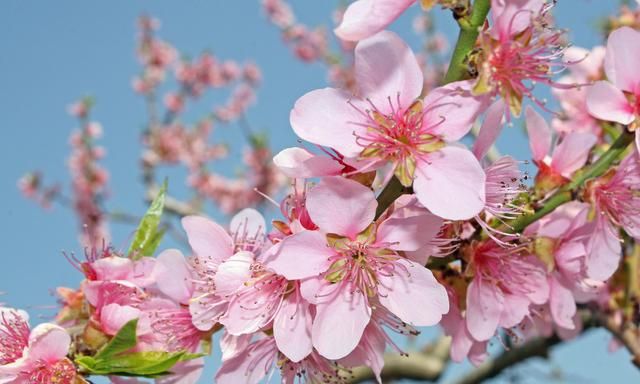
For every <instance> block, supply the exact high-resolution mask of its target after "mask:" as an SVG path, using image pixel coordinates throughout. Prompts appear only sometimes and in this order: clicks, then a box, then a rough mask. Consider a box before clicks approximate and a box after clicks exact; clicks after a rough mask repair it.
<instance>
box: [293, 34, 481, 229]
mask: <svg viewBox="0 0 640 384" xmlns="http://www.w3.org/2000/svg"><path fill="white" fill-rule="evenodd" d="M355 68H356V78H357V81H356V82H357V85H358V88H359V93H358V97H357V98H352V97H351V96H350V95H348V94H347V93H345V92H343V91H341V90H338V89H333V88H324V89H318V90H315V91H311V92H309V93H307V94H306V95H304V96H302V97H301V98H300V99H298V101H297V102H296V104H295V106H294V108H293V110H292V111H291V119H290V120H291V126H292V127H293V129H294V131H295V132H296V133H297V134H298V136H300V137H301V138H303V139H305V140H307V141H310V142H312V143H314V144H318V145H323V146H327V147H331V148H333V149H334V150H336V151H338V152H339V153H340V154H341V155H343V156H344V157H346V158H355V159H357V160H358V161H359V162H360V165H359V166H358V168H357V170H358V171H360V172H364V171H370V170H375V169H378V168H380V167H383V166H384V165H386V164H388V163H390V164H391V165H392V167H393V173H394V174H395V175H396V176H397V177H398V179H399V180H400V181H401V183H402V184H403V185H405V186H410V185H411V184H412V183H413V187H414V190H415V193H416V196H417V197H418V200H420V202H421V203H422V204H423V205H424V206H425V207H426V208H428V209H429V210H430V211H431V212H433V213H435V214H436V215H438V216H441V217H444V218H447V219H454V220H458V219H468V218H471V217H473V216H474V215H475V214H477V213H478V212H479V211H480V210H481V209H482V206H483V205H484V188H483V186H484V181H485V176H484V172H483V171H482V167H480V164H479V163H478V161H477V160H476V159H475V158H474V157H473V155H472V154H471V153H470V152H469V151H467V150H466V149H464V148H461V147H459V146H454V145H448V143H450V142H454V141H456V140H459V139H460V138H462V137H463V136H464V135H465V134H467V132H469V130H470V128H471V124H472V123H473V121H474V120H475V117H476V116H477V114H478V113H479V112H480V109H481V108H482V105H483V103H484V102H483V101H482V100H480V99H476V98H473V97H470V96H469V95H468V91H465V89H466V87H467V86H468V85H469V83H467V82H457V83H452V84H449V85H447V86H445V87H441V88H437V89H435V90H433V91H432V92H430V93H429V95H427V97H426V98H425V99H424V100H420V99H418V98H419V96H420V93H421V92H422V86H423V77H422V71H421V70H420V67H419V66H418V63H417V61H416V58H415V56H414V55H413V53H412V52H411V50H410V48H409V47H408V46H407V45H406V44H405V43H404V42H403V41H402V40H401V39H400V38H399V37H398V36H397V35H395V34H394V33H391V32H380V33H379V34H377V35H375V36H373V37H371V38H368V39H366V40H363V41H361V42H360V43H358V45H357V47H356V51H355ZM465 95H466V96H465ZM390 176H391V174H390V173H389V174H388V176H387V177H390ZM414 179H415V180H414Z"/></svg>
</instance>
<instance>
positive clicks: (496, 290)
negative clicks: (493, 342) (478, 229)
mask: <svg viewBox="0 0 640 384" xmlns="http://www.w3.org/2000/svg"><path fill="white" fill-rule="evenodd" d="M470 268H471V269H472V270H473V274H474V277H473V280H472V281H471V284H470V285H469V288H468V290H467V306H466V307H467V311H466V324H467V329H468V330H469V333H470V334H471V336H472V337H473V338H474V339H475V340H477V341H484V340H488V339H490V338H491V337H492V336H493V335H494V333H495V332H496V330H497V328H498V327H503V328H510V327H513V326H516V325H517V324H519V323H520V322H521V321H522V319H523V318H524V317H525V316H527V315H528V314H529V306H530V305H531V304H544V303H545V302H546V301H547V299H548V298H549V285H548V283H547V276H546V271H545V269H544V266H543V265H542V263H541V262H540V261H539V260H538V259H537V258H536V257H535V256H533V255H530V254H529V253H527V251H526V249H525V248H524V247H519V248H503V247H501V246H500V245H499V244H498V243H496V242H495V241H493V240H487V241H484V242H483V243H480V244H477V245H476V246H475V247H474V249H473V250H472V254H471V264H470Z"/></svg>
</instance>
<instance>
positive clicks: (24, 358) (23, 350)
mask: <svg viewBox="0 0 640 384" xmlns="http://www.w3.org/2000/svg"><path fill="white" fill-rule="evenodd" d="M0 345H2V348H1V349H0V383H3V384H21V383H27V382H28V383H50V382H55V383H61V384H73V383H74V382H75V378H76V369H75V367H74V365H73V363H72V362H71V361H69V360H68V359H67V353H68V352H69V346H70V345H71V337H70V336H69V335H68V334H67V332H66V331H65V330H64V329H63V328H61V327H59V326H57V325H54V324H48V323H45V324H40V325H38V326H36V327H35V328H34V329H33V330H31V329H30V328H29V324H28V317H27V315H26V313H24V312H23V311H18V310H15V309H12V308H5V307H0Z"/></svg>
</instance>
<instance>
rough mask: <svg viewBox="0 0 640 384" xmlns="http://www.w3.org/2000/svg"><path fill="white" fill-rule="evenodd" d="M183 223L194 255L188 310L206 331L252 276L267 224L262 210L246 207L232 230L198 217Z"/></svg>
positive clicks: (235, 219)
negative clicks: (193, 285)
mask: <svg viewBox="0 0 640 384" xmlns="http://www.w3.org/2000/svg"><path fill="white" fill-rule="evenodd" d="M182 226H183V227H184V230H185V231H186V232H187V237H188V239H189V244H190V245H191V248H192V249H193V252H194V257H195V258H194V260H193V263H192V267H193V269H194V275H195V279H194V283H195V287H194V291H193V293H192V298H191V300H190V301H189V309H190V311H191V315H192V316H193V322H194V325H195V326H196V327H197V328H198V329H200V330H203V331H206V330H209V329H211V328H212V327H213V326H214V325H215V324H216V323H217V322H218V320H219V319H220V317H221V316H222V315H224V314H225V312H226V311H227V308H228V297H227V296H229V295H231V294H233V293H235V292H236V290H237V289H238V288H239V287H240V286H241V285H242V284H243V283H244V282H245V281H247V280H248V279H249V278H250V277H251V266H252V265H253V263H254V260H255V256H256V253H259V252H260V250H261V249H262V246H263V244H264V237H265V227H266V225H265V221H264V218H263V217H262V215H261V214H260V213H259V212H257V211H256V210H254V209H250V208H247V209H245V210H243V211H241V212H240V213H238V214H237V215H236V216H234V218H233V219H232V220H231V224H230V228H231V231H230V233H227V231H226V230H225V229H224V228H222V227H221V226H220V225H218V224H216V223H214V222H213V221H211V220H209V219H205V218H204V217H199V216H187V217H185V218H183V219H182ZM180 284H182V283H180ZM178 289H179V291H183V290H184V288H178ZM182 293H184V292H182Z"/></svg>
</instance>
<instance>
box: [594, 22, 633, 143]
mask: <svg viewBox="0 0 640 384" xmlns="http://www.w3.org/2000/svg"><path fill="white" fill-rule="evenodd" d="M638 55H640V32H638V31H636V30H634V29H631V28H629V27H622V28H619V29H616V30H615V31H613V32H611V35H609V40H608V41H607V53H606V56H605V59H604V71H605V73H606V75H607V79H609V81H598V82H597V83H595V84H594V85H593V87H591V88H590V89H589V91H588V94H587V109H588V110H589V112H590V113H591V115H592V116H594V117H596V118H598V119H600V120H605V121H614V122H617V123H620V124H624V125H629V128H630V129H631V130H635V131H636V146H637V147H638V148H639V149H640V134H638V130H637V129H636V128H637V126H638V121H639V119H640V74H638V71H637V67H636V60H635V58H636V57H638Z"/></svg>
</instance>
